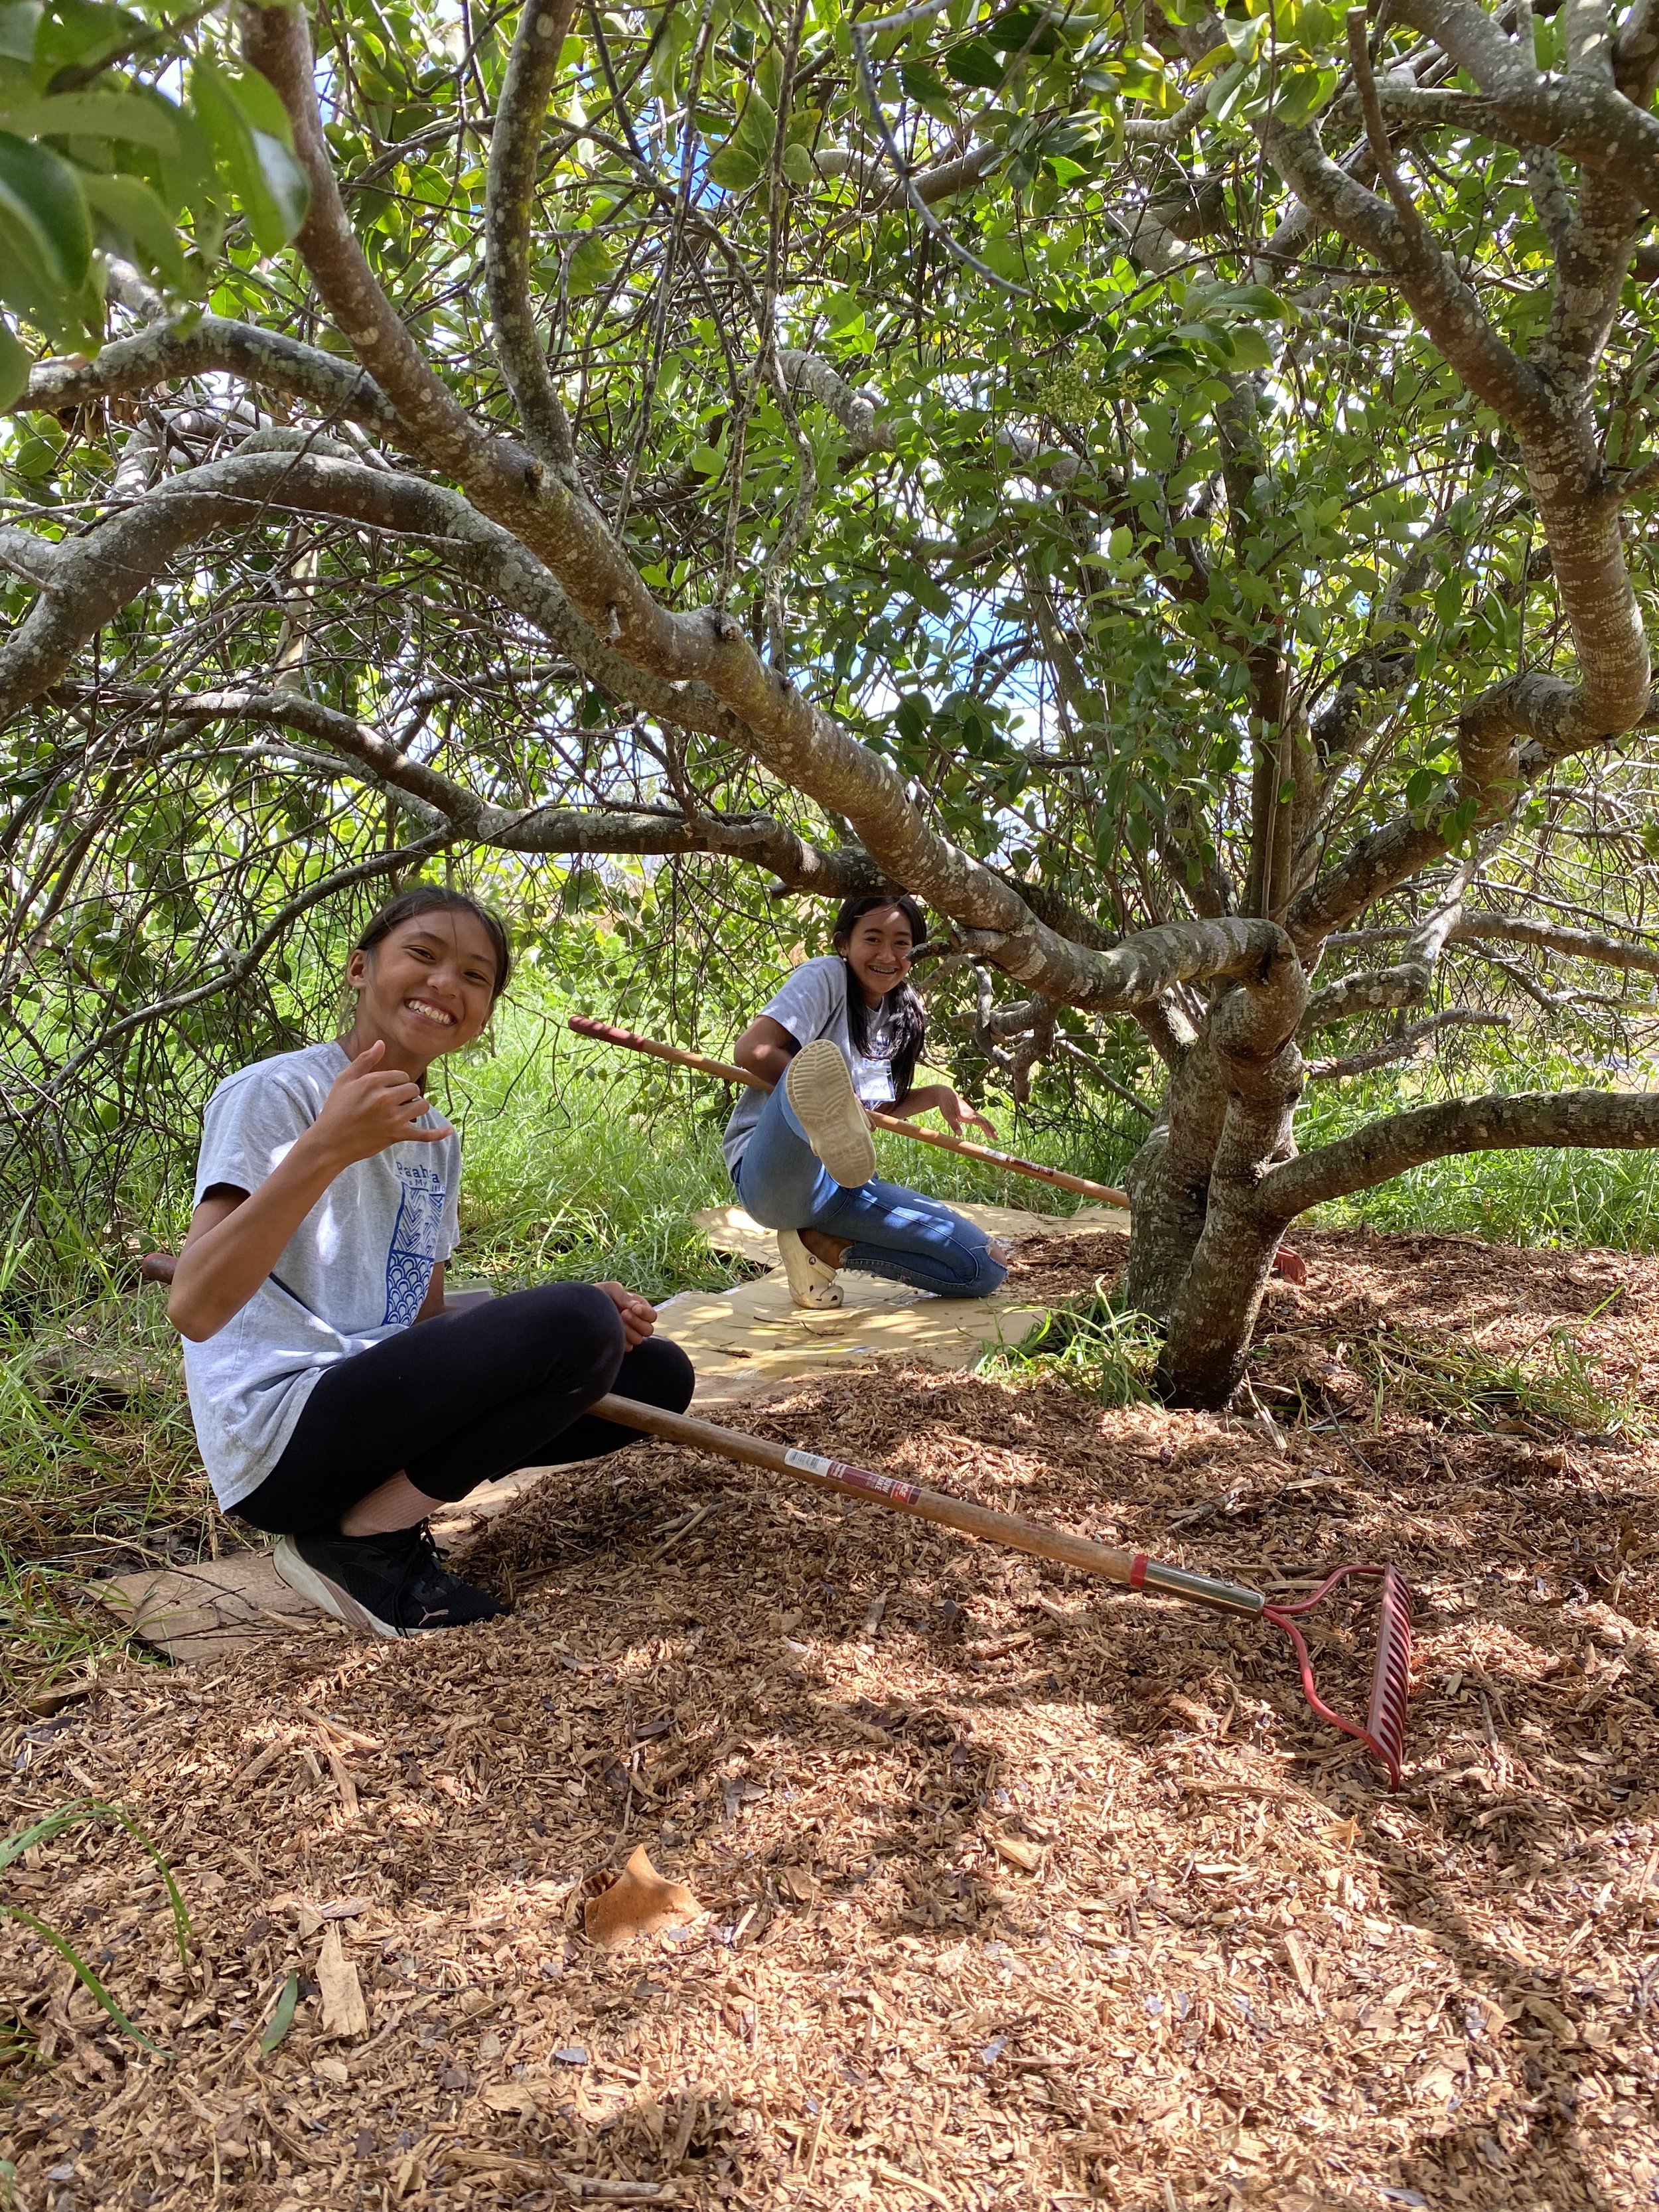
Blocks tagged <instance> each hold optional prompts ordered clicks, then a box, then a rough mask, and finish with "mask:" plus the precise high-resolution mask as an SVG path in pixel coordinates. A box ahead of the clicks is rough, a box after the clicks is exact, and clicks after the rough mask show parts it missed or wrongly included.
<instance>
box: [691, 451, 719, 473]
mask: <svg viewBox="0 0 1659 2212" xmlns="http://www.w3.org/2000/svg"><path fill="white" fill-rule="evenodd" d="M691 466H692V467H693V468H694V469H696V471H697V472H698V474H699V475H701V476H705V477H717V476H719V475H720V474H721V473H722V471H724V470H725V467H726V456H725V454H724V453H721V452H720V448H719V447H717V446H693V447H692V448H691Z"/></svg>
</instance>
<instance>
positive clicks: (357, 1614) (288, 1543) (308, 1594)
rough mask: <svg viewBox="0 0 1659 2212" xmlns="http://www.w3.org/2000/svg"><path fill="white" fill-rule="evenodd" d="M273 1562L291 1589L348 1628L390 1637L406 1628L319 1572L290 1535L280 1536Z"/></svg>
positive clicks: (271, 1562) (401, 1633) (371, 1634)
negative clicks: (379, 1613)
mask: <svg viewBox="0 0 1659 2212" xmlns="http://www.w3.org/2000/svg"><path fill="white" fill-rule="evenodd" d="M270 1564H271V1565H272V1566H273V1567H275V1568H276V1571H277V1573H278V1574H279V1575H280V1576H281V1577H282V1578H283V1581H284V1582H285V1583H287V1584H288V1586H289V1589H291V1590H294V1591H296V1592H297V1593H298V1595H300V1596H301V1597H304V1598H309V1599H310V1601H311V1602H312V1604H313V1605H314V1606H317V1607H319V1608H320V1609H321V1610H322V1611H323V1612H324V1613H332V1614H333V1616H334V1618H335V1620H343V1622H344V1623H345V1625H346V1626H347V1627H348V1628H355V1629H356V1632H357V1633H358V1634H359V1636H380V1637H384V1638H386V1639H387V1640H388V1641H390V1640H392V1639H395V1638H399V1637H401V1636H402V1635H403V1633H404V1631H403V1630H402V1629H401V1628H394V1627H393V1626H392V1623H391V1622H390V1621H389V1620H381V1619H380V1616H379V1615H378V1614H377V1613H371V1612H370V1611H369V1610H368V1607H367V1606H362V1605H359V1604H358V1602H357V1601H356V1598H355V1597H353V1596H352V1595H351V1594H350V1592H349V1590H344V1589H341V1587H340V1585H339V1583H331V1582H330V1580H329V1579H328V1577H327V1576H326V1575H321V1574H319V1573H318V1571H317V1570H316V1568H315V1567H313V1566H311V1565H308V1564H307V1562H306V1561H305V1560H304V1559H301V1556H300V1553H299V1551H298V1549H297V1548H296V1547H295V1542H294V1540H293V1538H292V1537H291V1536H279V1537H278V1538H277V1539H276V1547H275V1548H274V1549H273V1551H272V1553H271V1554H270Z"/></svg>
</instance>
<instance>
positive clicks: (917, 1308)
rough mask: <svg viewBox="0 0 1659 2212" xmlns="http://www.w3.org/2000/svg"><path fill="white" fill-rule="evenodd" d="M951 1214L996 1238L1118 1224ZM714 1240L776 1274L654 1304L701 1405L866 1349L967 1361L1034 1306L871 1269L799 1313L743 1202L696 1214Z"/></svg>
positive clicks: (846, 1362)
mask: <svg viewBox="0 0 1659 2212" xmlns="http://www.w3.org/2000/svg"><path fill="white" fill-rule="evenodd" d="M957 1211H958V1212H962V1213H964V1214H966V1215H967V1216H968V1218H969V1219H970V1220H972V1221H974V1222H976V1223H977V1224H978V1225H979V1226H980V1227H981V1229H984V1230H986V1231H988V1232H989V1233H990V1234H991V1235H992V1236H994V1237H1007V1238H1009V1239H1010V1240H1011V1241H1012V1242H1016V1243H1018V1242H1020V1241H1023V1240H1024V1239H1025V1238H1027V1237H1049V1236H1060V1237H1069V1236H1072V1235H1074V1234H1075V1233H1076V1232H1077V1231H1079V1230H1083V1229H1108V1228H1109V1229H1121V1227H1122V1225H1123V1216H1122V1214H1121V1213H1120V1212H1117V1211H1116V1210H1115V1208H1113V1207H1109V1206H1085V1207H1084V1208H1083V1209H1082V1210H1081V1211H1080V1212H1077V1213H1073V1214H1064V1215H1060V1214H1048V1213H1026V1212H1022V1211H1021V1210H1020V1209H1019V1208H1018V1207H1017V1206H960V1207H958V1209H957ZM696 1223H697V1226H698V1228H699V1229H701V1230H702V1232H703V1234H704V1235H705V1236H706V1237H708V1241H709V1243H711V1244H713V1245H714V1246H715V1248H716V1249H719V1250H723V1251H729V1252H738V1253H740V1254H741V1255H743V1257H744V1259H747V1260H754V1261H761V1262H763V1263H764V1264H769V1265H771V1266H772V1267H774V1268H775V1270H776V1272H775V1273H772V1274H769V1275H764V1276H761V1277H758V1278H757V1279H754V1280H752V1281H750V1282H747V1283H739V1284H738V1285H735V1286H734V1287H733V1288H732V1289H731V1290H728V1291H682V1292H681V1293H680V1295H679V1296H678V1297H674V1298H670V1299H669V1300H668V1302H667V1304H665V1305H664V1306H663V1307H662V1308H661V1310H660V1315H661V1322H660V1325H661V1327H662V1328H663V1329H664V1330H665V1333H666V1334H668V1335H670V1336H671V1337H673V1338H674V1340H675V1341H676V1342H677V1343H679V1344H683V1345H684V1346H685V1349H686V1350H687V1352H690V1355H691V1358H692V1361H693V1364H695V1365H696V1370H697V1395H696V1401H695V1402H696V1404H697V1405H699V1406H716V1405H730V1404H733V1403H736V1402H738V1401H741V1400H743V1399H744V1398H748V1397H752V1396H753V1395H755V1393H756V1391H757V1390H758V1389H763V1388H764V1387H765V1386H766V1385H767V1384H769V1383H774V1382H776V1381H779V1380H782V1379H785V1378H787V1377H788V1376H795V1375H816V1374H821V1373H823V1371H824V1370H826V1369H835V1368H837V1367H847V1366H852V1365H854V1364H857V1363H858V1362H859V1361H860V1360H862V1359H868V1358H871V1357H872V1355H878V1356H883V1357H889V1358H902V1359H915V1360H920V1361H921V1362H922V1364H924V1365H926V1366H928V1367H945V1368H966V1367H971V1366H972V1365H973V1364H974V1362H975V1360H976V1359H977V1358H979V1356H980V1354H981V1352H982V1351H983V1350H984V1348H985V1346H987V1344H995V1343H997V1342H998V1341H1000V1340H1001V1341H1006V1342H1007V1343H1011V1344H1017V1343H1018V1341H1019V1340H1020V1338H1021V1337H1023V1336H1024V1335H1025V1334H1028V1332H1029V1331H1030V1329H1031V1328H1032V1327H1033V1326H1034V1325H1035V1323H1036V1321H1037V1320H1038V1319H1039V1318H1040V1317H1041V1313H1042V1309H1041V1308H1039V1307H1036V1306H1033V1305H1030V1304H1027V1303H1025V1302H1024V1301H1023V1300H1022V1299H1021V1298H1020V1297H1018V1294H1017V1293H1016V1292H1014V1291H1000V1292H999V1293H998V1295H997V1296H996V1297H994V1298H940V1297H933V1295H932V1293H931V1292H929V1291H915V1290H912V1289H910V1288H909V1287H908V1285H906V1284H903V1283H891V1282H887V1281H884V1280H883V1279H882V1278H880V1277H879V1276H876V1275H855V1274H844V1275H842V1278H841V1282H842V1291H843V1292H844V1303H843V1304H842V1305H840V1306H839V1307H837V1308H835V1309H833V1310H831V1311H829V1312H828V1313H805V1312H802V1311H801V1310H799V1309H798V1308H797V1307H795V1306H794V1305H793V1304H791V1303H790V1298H789V1288H788V1285H787V1283H786V1281H785V1280H784V1276H783V1272H782V1269H781V1266H780V1265H779V1264H778V1256H777V1253H778V1243H777V1238H776V1237H775V1236H774V1234H773V1232H772V1231H770V1230H769V1229H763V1228H762V1227H761V1225H760V1224H759V1223H758V1222H757V1221H753V1220H751V1219H750V1217H749V1215H748V1214H746V1213H745V1212H744V1211H743V1210H742V1208H741V1207H740V1206H713V1207H710V1208H709V1210H708V1212H706V1213H700V1214H698V1215H697V1216H696Z"/></svg>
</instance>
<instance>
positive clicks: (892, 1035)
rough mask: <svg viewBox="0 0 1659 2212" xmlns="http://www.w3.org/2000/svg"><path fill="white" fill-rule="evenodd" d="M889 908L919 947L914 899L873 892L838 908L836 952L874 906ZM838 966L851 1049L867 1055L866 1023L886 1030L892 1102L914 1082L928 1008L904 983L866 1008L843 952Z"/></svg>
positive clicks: (921, 930)
mask: <svg viewBox="0 0 1659 2212" xmlns="http://www.w3.org/2000/svg"><path fill="white" fill-rule="evenodd" d="M890 906H896V908H898V910H899V912H900V913H901V914H902V915H903V916H904V919H905V920H906V921H908V923H909V925H910V942H911V944H912V945H921V943H922V942H923V941H924V940H925V939H926V938H927V917H926V916H925V915H923V913H922V910H921V908H920V907H919V906H918V905H917V904H916V902H915V899H913V898H906V897H904V896H902V895H895V894H893V893H891V892H878V894H877V895H876V896H874V897H872V898H849V899H848V901H847V902H846V903H845V905H844V906H843V907H842V910H841V912H840V913H839V914H838V915H836V927H835V929H834V931H833V933H832V934H833V936H834V939H835V945H836V951H837V952H841V949H842V945H845V944H846V942H847V940H848V938H849V937H851V935H852V934H853V927H854V923H855V922H856V921H858V919H859V917H860V915H866V914H873V913H874V912H875V911H876V909H877V908H887V907H890ZM841 964H842V969H844V970H845V971H846V975H847V1034H848V1036H849V1037H851V1039H852V1040H853V1049H854V1052H861V1053H864V1054H866V1055H867V1054H868V1053H869V1049H870V1027H871V1021H872V1017H875V1018H877V1019H878V1023H879V1024H884V1026H885V1028H886V1030H887V1037H888V1047H889V1049H888V1052H887V1061H888V1065H889V1066H890V1067H891V1069H892V1071H893V1097H894V1098H895V1100H897V1099H900V1098H902V1097H905V1096H906V1094H907V1093H908V1091H909V1088H910V1085H912V1084H913V1083H914V1082H915V1079H916V1062H917V1061H918V1060H920V1059H921V1048H922V1047H923V1046H924V1045H925V1044H926V1043H927V1007H926V1006H923V1005H922V1003H921V999H920V997H919V996H918V995H917V994H916V991H915V987H914V986H913V985H912V984H910V983H908V982H904V983H895V984H894V986H893V987H892V989H891V990H890V992H889V993H888V994H887V995H886V997H885V998H884V1000H882V1002H881V1005H880V1006H879V1008H878V1007H874V1006H868V1005H866V1002H865V997H864V987H863V985H862V984H861V983H860V981H859V979H858V977H857V976H856V975H854V973H853V970H852V969H851V967H850V966H849V965H848V959H847V956H846V954H845V953H844V952H842V962H841Z"/></svg>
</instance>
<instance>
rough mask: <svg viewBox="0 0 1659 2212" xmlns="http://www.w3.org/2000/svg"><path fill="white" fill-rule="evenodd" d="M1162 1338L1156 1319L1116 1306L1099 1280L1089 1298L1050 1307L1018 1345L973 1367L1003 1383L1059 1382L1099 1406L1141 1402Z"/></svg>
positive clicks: (1001, 1348) (1148, 1397)
mask: <svg viewBox="0 0 1659 2212" xmlns="http://www.w3.org/2000/svg"><path fill="white" fill-rule="evenodd" d="M1161 1342H1162V1337H1161V1333H1160V1331H1159V1329H1158V1324H1157V1322H1154V1321H1153V1320H1152V1317H1151V1316H1149V1315H1147V1314H1143V1313H1136V1312H1134V1311H1133V1310H1132V1309H1130V1308H1128V1307H1123V1306H1120V1305H1118V1304H1116V1303H1115V1300H1114V1299H1113V1298H1112V1297H1111V1296H1110V1295H1109V1292H1108V1291H1107V1290H1106V1288H1105V1284H1104V1280H1103V1279H1102V1280H1099V1281H1097V1283H1096V1285H1095V1287H1094V1289H1093V1291H1092V1292H1091V1294H1090V1295H1089V1297H1085V1298H1072V1299H1068V1300H1067V1301H1066V1303H1065V1304H1063V1305H1057V1306H1055V1307H1054V1310H1053V1311H1052V1312H1051V1313H1049V1314H1048V1316H1047V1317H1046V1318H1045V1319H1044V1320H1042V1321H1040V1322H1038V1323H1037V1325H1036V1328H1034V1329H1033V1330H1032V1331H1031V1333H1030V1335H1029V1336H1026V1337H1024V1338H1022V1339H1021V1340H1020V1342H1019V1343H1018V1344H1015V1345H997V1346H994V1348H993V1349H992V1350H991V1351H989V1352H987V1353H986V1354H985V1355H984V1357H983V1358H981V1360H980V1362H979V1364H978V1367H977V1368H976V1370H975V1372H976V1373H977V1374H981V1375H988V1376H993V1377H994V1378H995V1379H996V1380H998V1381H1000V1382H1005V1383H1034V1382H1039V1381H1049V1380H1052V1381H1054V1382H1057V1383H1065V1384H1066V1385H1067V1387H1068V1388H1069V1389H1073V1390H1079V1391H1081V1392H1082V1394H1083V1395H1085V1397H1089V1398H1093V1399H1095V1400H1097V1401H1098V1402H1099V1403H1100V1404H1101V1405H1103V1406H1113V1407H1119V1406H1145V1405H1149V1404H1150V1403H1151V1402H1152V1370H1153V1368H1154V1367H1155V1366H1156V1365H1157V1364H1158V1350H1159V1346H1160V1344H1161Z"/></svg>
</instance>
